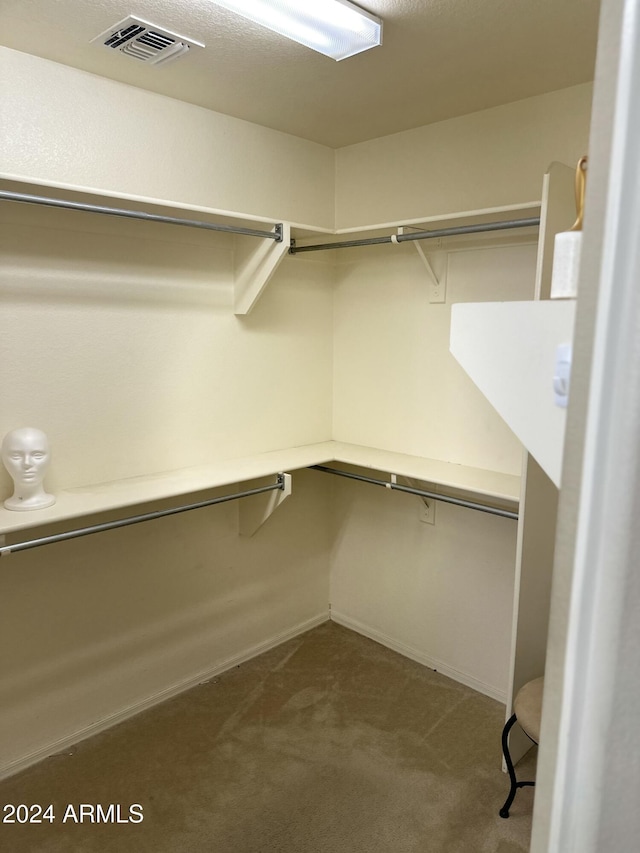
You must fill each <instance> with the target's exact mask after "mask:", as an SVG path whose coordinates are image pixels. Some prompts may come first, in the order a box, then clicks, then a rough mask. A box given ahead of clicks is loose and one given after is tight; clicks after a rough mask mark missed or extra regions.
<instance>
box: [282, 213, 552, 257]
mask: <svg viewBox="0 0 640 853" xmlns="http://www.w3.org/2000/svg"><path fill="white" fill-rule="evenodd" d="M532 225H540V217H539V216H536V217H532V218H530V219H506V220H504V221H503V222H482V223H478V224H476V225H455V226H452V227H451V228H439V229H438V230H437V231H414V232H411V233H408V234H389V235H386V236H385V237H365V238H363V239H362V240H345V241H343V242H341V243H317V244H315V245H313V246H296V244H295V241H293V240H292V241H291V246H290V248H289V254H291V255H298V254H300V252H317V251H319V250H320V249H350V248H353V247H354V246H377V245H379V244H381V243H408V242H411V241H413V240H431V239H433V238H434V237H455V236H456V235H459V234H481V233H483V232H485V231H506V230H509V229H511V228H529V227H531V226H532Z"/></svg>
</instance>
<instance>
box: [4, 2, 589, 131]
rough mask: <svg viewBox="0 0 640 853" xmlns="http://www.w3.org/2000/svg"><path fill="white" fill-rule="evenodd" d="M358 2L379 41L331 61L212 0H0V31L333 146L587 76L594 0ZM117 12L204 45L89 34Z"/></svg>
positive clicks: (107, 73)
mask: <svg viewBox="0 0 640 853" xmlns="http://www.w3.org/2000/svg"><path fill="white" fill-rule="evenodd" d="M300 1H301V2H302V0H300ZM306 2H313V0H306ZM360 5H361V6H362V7H363V8H366V9H367V10H368V11H370V12H372V13H374V14H376V15H378V16H379V17H381V18H382V19H383V21H384V41H383V45H382V46H381V47H378V48H374V49H373V50H370V51H367V52H365V53H362V54H359V55H358V56H354V57H351V58H350V59H345V60H343V61H342V62H335V61H333V60H332V59H328V58H326V57H324V56H321V55H320V54H318V53H315V52H313V51H311V50H309V49H308V48H305V47H302V46H300V45H297V44H294V43H293V42H291V41H288V40H287V39H284V38H282V37H281V36H278V35H276V34H274V33H271V32H269V31H266V30H264V29H262V28H260V27H258V26H256V25H253V24H250V23H249V22H248V21H246V20H244V19H243V18H239V17H238V16H237V15H234V14H232V13H231V12H228V11H226V10H225V9H222V8H220V7H219V6H216V5H215V4H214V3H212V2H210V0H124V2H123V0H0V42H1V43H2V44H4V45H6V46H7V47H12V48H15V49H17V50H22V51H25V52H27V53H33V54H36V55H38V56H42V57H45V58H47V59H53V60H56V61H57V62H62V63H65V64H67V65H71V66H74V67H76V68H82V69H84V70H86V71H90V72H93V73H94V74H100V75H102V76H104V77H109V78H111V79H113V80H119V81H121V82H124V83H130V84H132V85H134V86H139V87H141V88H143V89H148V90H150V91H153V92H158V93H161V94H165V95H169V96H171V97H174V98H179V99H181V100H184V101H189V102H191V103H193V104H198V105H200V106H203V107H207V108H209V109H212V110H217V111H219V112H222V113H227V114H228V115H232V116H236V117H238V118H242V119H247V120H248V121H252V122H256V123H257V124H261V125H265V126H266V127H271V128H275V129H277V130H281V131H284V132H286V133H291V134H294V135H296V136H301V137H304V138H306V139H311V140H314V141H316V142H319V143H321V144H323V145H328V146H331V147H334V148H338V147H341V146H344V145H349V144H352V143H355V142H361V141H363V140H366V139H372V138H375V137H379V136H385V135H387V134H390V133H396V132H398V131H402V130H408V129H410V128H413V127H419V126H421V125H423V124H429V123H431V122H435V121H441V120H443V119H447V118H453V117H454V116H458V115H463V114H465V113H469V112H474V111H476V110H481V109H486V108H488V107H492V106H497V105H499V104H505V103H509V102H511V101H516V100H520V99H521V98H526V97H530V96H532V95H537V94H542V93H544V92H550V91H553V90H555V89H562V88H564V87H567V86H573V85H576V84H578V83H583V82H586V81H588V80H591V79H593V69H594V61H595V47H596V38H597V25H598V7H599V0H361V2H360ZM128 15H136V16H137V17H140V18H143V19H145V20H148V21H151V22H153V23H154V24H156V25H157V26H159V27H162V28H165V29H169V30H172V31H175V32H178V33H180V34H181V35H183V36H186V37H187V38H192V39H195V40H197V41H201V42H204V43H205V45H206V48H205V49H204V50H191V51H190V52H189V53H188V54H187V55H186V56H183V57H181V58H179V59H176V60H175V61H173V62H171V63H168V64H167V65H166V66H164V67H162V66H160V67H154V66H152V65H146V64H144V63H142V62H139V61H137V60H135V59H130V58H128V57H126V56H122V55H120V54H118V53H117V52H116V51H112V50H109V49H107V48H104V47H101V46H98V45H96V44H90V41H91V39H93V38H94V37H95V36H97V35H99V34H100V33H102V32H103V31H104V30H106V29H107V28H108V27H110V26H111V25H112V24H117V23H118V22H119V21H121V20H122V19H123V18H125V17H127V16H128Z"/></svg>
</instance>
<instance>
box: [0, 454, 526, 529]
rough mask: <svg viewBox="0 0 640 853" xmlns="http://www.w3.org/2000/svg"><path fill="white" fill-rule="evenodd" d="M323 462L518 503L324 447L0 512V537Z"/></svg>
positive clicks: (416, 467)
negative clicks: (35, 507) (26, 509)
mask: <svg viewBox="0 0 640 853" xmlns="http://www.w3.org/2000/svg"><path fill="white" fill-rule="evenodd" d="M328 462H342V463H345V464H348V465H355V466H359V467H364V468H370V469H375V470H377V471H385V472H390V473H393V474H397V475H399V476H403V477H411V478H414V479H416V480H420V481H424V482H427V483H430V484H433V485H434V486H441V487H443V488H448V489H454V490H459V491H464V492H467V493H469V494H473V495H477V496H479V497H481V498H488V499H494V500H500V501H506V502H507V503H510V504H512V505H514V506H517V503H518V500H519V497H520V478H519V477H516V476H513V475H509V474H501V473H498V472H495V471H484V470H482V469H479V468H470V467H467V466H464V465H456V464H453V463H450V462H442V461H439V460H437V459H427V458H424V457H419V456H409V455H407V454H404V453H395V452H393V451H386V450H379V449H376V448H372V447H363V446H361V445H356V444H346V443H343V442H338V441H325V442H320V443H318V444H308V445H303V446H301V447H292V448H287V449H285V450H275V451H272V452H269V453H262V454H258V455H255V456H248V457H242V458H239V459H227V460H223V461H220V462H216V463H211V464H208V465H202V466H197V467H194V468H184V469H181V470H179V471H168V472H165V473H159V474H153V475H150V476H145V477H132V478H130V479H126V480H118V481H115V482H110V483H101V484H98V485H91V486H83V487H80V488H75V489H68V490H65V491H61V492H59V493H58V494H57V495H56V503H55V504H54V505H53V506H51V507H47V508H45V509H40V510H34V511H31V512H12V511H10V510H7V509H4V508H2V509H0V536H5V535H11V534H19V533H21V532H22V531H26V530H32V529H34V528H39V527H45V526H49V525H53V524H57V523H60V522H64V521H70V520H73V519H78V518H82V517H86V516H90V515H98V514H100V513H103V512H109V511H112V510H120V509H127V508H128V507H134V506H137V505H140V504H145V503H150V502H153V501H158V500H165V499H167V498H173V497H179V496H182V495H188V494H193V493H195V492H201V491H204V490H206V489H214V488H218V487H221V486H229V485H232V484H237V483H241V482H248V481H249V480H255V479H258V478H261V477H268V476H272V475H275V474H278V473H280V472H286V471H295V470H300V469H302V468H309V467H311V466H313V465H323V464H326V463H328Z"/></svg>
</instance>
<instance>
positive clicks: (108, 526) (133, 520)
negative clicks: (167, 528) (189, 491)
mask: <svg viewBox="0 0 640 853" xmlns="http://www.w3.org/2000/svg"><path fill="white" fill-rule="evenodd" d="M284 486H285V481H284V476H283V475H282V474H278V479H277V482H275V483H272V484H271V485H269V486H259V487H258V488H255V489H248V490H247V491H245V492H237V493H235V494H233V495H223V496H222V497H219V498H210V499H209V500H206V501H199V502H198V503H194V504H187V505H186V506H178V507H173V508H172V509H162V510H157V511H156V512H146V513H144V514H143V515H134V516H131V517H130V518H121V519H118V520H116V521H105V522H103V523H102V524H93V525H91V526H89V527H80V528H78V529H76V530H68V531H67V532H66V533H54V534H52V535H51V536H43V537H41V538H40V539H30V540H28V541H27V542H17V543H16V544H15V545H3V546H2V547H0V557H2V556H3V555H4V554H11V553H13V552H14V551H26V550H27V549H28V548H38V547H39V546H40V545H49V544H51V543H52V542H62V541H63V540H65V539H78V538H79V537H80V536H88V535H89V534H91V533H102V532H103V531H104V530H113V529H114V528H116V527H129V526H130V525H131V524H140V522H142V521H153V520H154V519H156V518H164V517H165V516H167V515H177V514H178V513H180V512H187V511H188V510H191V509H202V507H205V506H213V505H214V504H221V503H225V502H226V501H235V500H238V498H247V497H249V496H250V495H260V494H262V493H263V492H273V491H275V490H277V489H279V490H280V491H283V490H284Z"/></svg>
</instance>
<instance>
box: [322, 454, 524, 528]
mask: <svg viewBox="0 0 640 853" xmlns="http://www.w3.org/2000/svg"><path fill="white" fill-rule="evenodd" d="M309 467H310V468H311V469H312V470H314V471H323V472H324V473H325V474H337V475H338V477H348V478H349V479H350V480H361V481H362V482H363V483H373V485H374V486H384V487H385V488H387V489H392V490H394V491H398V492H407V493H408V494H410V495H418V496H419V497H421V498H431V499H432V500H436V501H442V502H443V503H448V504H455V505H456V506H462V507H465V508H466V509H477V510H478V511H479V512H488V513H489V514H490V515H500V516H502V517H503V518H514V519H517V518H518V513H517V512H512V511H511V510H508V509H498V507H495V506H487V505H486V504H479V503H475V502H474V501H465V500H462V498H453V497H450V496H449V495H441V494H440V493H439V492H428V491H426V490H424V489H414V488H412V487H411V486H401V485H400V484H399V483H394V482H387V481H386V480H376V479H374V478H373V477H363V476H362V474H352V473H350V472H349V471H338V469H337V468H327V467H326V466H324V465H310V466H309Z"/></svg>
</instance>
